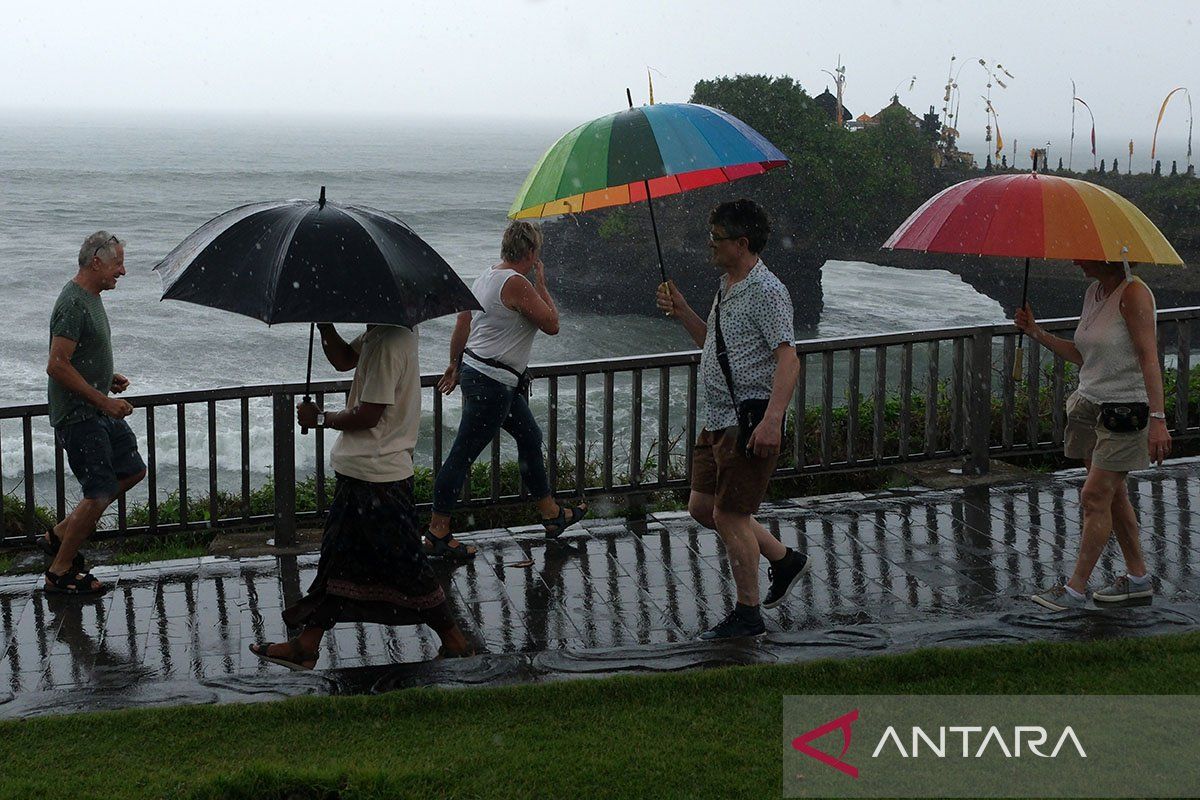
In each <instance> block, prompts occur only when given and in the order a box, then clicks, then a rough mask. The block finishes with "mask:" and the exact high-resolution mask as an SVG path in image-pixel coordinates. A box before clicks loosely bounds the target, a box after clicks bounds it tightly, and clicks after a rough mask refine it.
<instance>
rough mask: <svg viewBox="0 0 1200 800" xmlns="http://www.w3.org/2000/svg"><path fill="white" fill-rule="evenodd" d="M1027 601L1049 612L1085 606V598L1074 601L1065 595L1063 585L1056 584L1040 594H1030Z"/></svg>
mask: <svg viewBox="0 0 1200 800" xmlns="http://www.w3.org/2000/svg"><path fill="white" fill-rule="evenodd" d="M1029 599H1030V600H1032V601H1033V602H1035V603H1037V604H1038V605H1039V606H1043V607H1045V608H1048V609H1050V610H1051V611H1070V610H1072V609H1076V608H1083V607H1084V606H1086V605H1087V597H1083V598H1080V599H1076V598H1074V597H1072V596H1071V595H1070V594H1068V593H1067V586H1066V584H1065V583H1056V584H1054V585H1053V586H1051V587H1050V588H1049V589H1047V590H1046V591H1044V592H1042V593H1040V594H1032V595H1030V596H1029Z"/></svg>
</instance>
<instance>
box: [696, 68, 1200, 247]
mask: <svg viewBox="0 0 1200 800" xmlns="http://www.w3.org/2000/svg"><path fill="white" fill-rule="evenodd" d="M691 101H692V102H694V103H703V104H705V105H710V106H715V107H717V108H721V109H723V110H725V111H728V112H729V113H731V114H733V115H734V116H736V117H739V118H740V119H742V120H744V121H745V122H746V123H748V124H749V125H750V126H751V127H753V128H755V129H756V130H757V131H759V132H760V133H762V134H763V135H764V136H766V137H767V139H769V140H770V141H771V142H773V143H774V144H775V145H776V146H777V147H778V148H779V149H780V150H782V151H783V152H784V153H785V154H786V155H787V156H788V158H789V159H790V160H791V167H790V168H787V169H781V170H776V171H775V172H772V173H769V174H768V175H767V176H765V177H764V178H762V179H760V180H759V181H758V182H757V185H756V186H755V188H754V191H755V194H756V196H757V197H758V198H759V199H760V202H763V203H764V204H765V206H766V207H767V208H770V209H771V210H772V214H773V216H776V217H777V218H778V221H779V225H778V226H777V227H778V230H780V231H785V232H788V234H789V235H790V236H792V237H793V240H794V241H795V244H796V245H797V246H809V245H816V246H819V247H822V248H825V249H829V250H832V251H837V250H840V249H843V248H845V247H847V246H850V247H855V248H861V247H868V248H875V247H878V246H879V244H880V243H881V242H882V241H883V240H884V239H886V238H887V236H888V234H889V233H891V232H892V231H893V230H894V229H895V228H896V226H898V225H899V224H900V223H901V222H903V221H904V219H905V218H906V217H907V216H908V215H909V214H910V213H911V212H912V211H914V210H915V209H916V208H917V207H918V206H920V205H921V204H922V203H923V202H925V200H927V199H928V198H930V197H932V196H933V195H934V194H936V193H937V192H938V191H940V190H942V189H944V188H946V187H947V186H951V185H953V184H955V183H958V182H959V181H963V180H966V179H968V178H974V177H979V176H980V175H983V174H986V173H984V172H982V171H980V170H977V169H975V170H973V169H969V168H965V167H962V166H959V165H957V164H954V163H952V162H947V163H943V165H942V166H940V167H939V166H937V162H938V161H939V159H938V158H937V156H936V155H935V154H936V145H937V140H938V128H937V127H936V125H931V124H928V123H926V122H925V121H923V120H922V121H918V120H916V119H915V118H914V117H913V116H910V115H909V114H908V113H906V112H905V111H904V109H902V108H899V107H895V106H892V107H889V108H888V109H886V110H885V111H884V112H883V113H882V114H881V115H880V124H879V125H877V126H874V127H868V128H866V129H864V130H861V131H856V132H851V131H847V130H843V129H840V128H838V127H837V125H836V124H834V123H833V121H832V120H830V118H829V115H828V114H827V113H826V112H825V111H824V110H822V109H821V108H820V107H819V106H818V105H817V104H816V103H815V102H814V101H813V98H812V97H811V96H810V95H809V94H808V92H806V91H805V90H804V89H803V88H802V87H801V86H800V84H799V83H797V82H795V81H794V80H792V79H791V78H789V77H786V76H784V77H779V78H772V77H767V76H765V75H738V76H736V77H721V78H715V79H713V80H703V81H700V82H699V83H697V84H696V86H695V88H694V90H693V93H692V98H691ZM911 111H912V113H913V114H914V115H916V116H917V117H920V116H922V115H923V114H925V113H926V112H927V109H923V108H914V109H911ZM981 124H982V123H981ZM975 155H976V158H977V161H978V162H979V164H980V165H981V166H982V164H983V162H984V159H985V156H986V153H976V154H975ZM1181 168H1182V167H1181ZM1007 171H1011V170H999V169H997V170H995V172H997V173H998V172H1007ZM1021 171H1024V170H1021ZM1052 172H1054V174H1059V175H1063V176H1066V177H1074V178H1080V179H1083V180H1087V181H1091V182H1093V183H1097V184H1100V185H1102V186H1105V187H1107V188H1109V189H1112V190H1113V191H1115V192H1117V193H1118V194H1121V195H1123V196H1124V197H1126V198H1127V199H1129V200H1130V201H1132V202H1133V203H1134V204H1135V205H1137V206H1138V207H1139V208H1141V209H1142V211H1144V212H1145V213H1146V215H1147V216H1148V217H1149V218H1150V219H1151V220H1152V221H1153V222H1154V223H1155V224H1156V225H1158V227H1159V228H1160V229H1161V230H1162V232H1163V233H1164V234H1165V235H1166V237H1167V239H1168V240H1170V241H1171V242H1172V243H1173V244H1174V245H1175V247H1176V249H1177V250H1179V251H1180V252H1181V253H1184V254H1185V255H1184V258H1185V260H1186V259H1187V255H1186V253H1189V252H1190V253H1196V252H1200V181H1198V180H1196V179H1195V178H1194V177H1191V176H1187V175H1183V174H1180V175H1176V176H1166V177H1164V176H1155V175H1152V174H1150V173H1144V174H1134V175H1129V174H1125V173H1120V174H1118V173H1114V172H1111V171H1109V172H1106V173H1099V172H1096V171H1094V170H1088V171H1087V172H1068V171H1066V170H1063V171H1052ZM760 193H761V194H760ZM726 194H728V192H727V191H726Z"/></svg>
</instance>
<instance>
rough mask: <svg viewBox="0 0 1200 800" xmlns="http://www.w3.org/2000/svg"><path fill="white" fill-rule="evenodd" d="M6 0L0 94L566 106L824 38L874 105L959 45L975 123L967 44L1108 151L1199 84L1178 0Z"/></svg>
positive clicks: (207, 102) (1046, 112)
mask: <svg viewBox="0 0 1200 800" xmlns="http://www.w3.org/2000/svg"><path fill="white" fill-rule="evenodd" d="M6 6H7V11H6V12H5V15H4V23H3V25H2V26H0V89H2V91H0V107H2V108H4V109H5V110H6V113H7V114H11V113H12V112H14V111H17V112H20V111H29V110H34V111H39V112H55V113H58V112H66V113H67V114H74V113H83V112H86V111H94V110H96V109H99V108H104V107H113V108H116V109H121V110H129V111H155V112H162V111H166V112H184V113H188V114H210V113H219V112H234V113H246V112H249V113H255V114H258V113H267V114H294V113H300V114H305V115H309V114H317V115H340V116H344V115H348V114H353V115H358V114H370V115H380V116H414V115H415V116H432V117H445V116H450V115H453V116H507V117H513V116H516V117H531V118H545V119H553V120H563V121H582V120H585V119H588V118H590V117H593V116H597V115H599V114H602V113H607V112H609V111H613V110H616V109H618V108H620V107H621V106H622V105H623V104H624V90H625V87H626V86H630V87H632V88H633V91H634V98H635V101H638V102H641V101H643V100H644V99H645V96H646V68H647V66H649V67H652V68H653V69H654V70H655V71H656V72H655V73H654V75H655V95H656V96H655V99H656V100H657V101H660V102H665V101H683V100H686V99H687V98H688V96H689V94H690V91H691V88H692V86H693V84H694V83H695V82H696V81H697V80H698V79H701V78H707V77H714V76H719V75H726V74H729V75H732V74H738V73H766V74H772V75H781V74H787V75H791V76H792V77H794V78H796V79H797V80H799V81H800V82H801V83H802V84H803V85H804V86H805V87H806V88H807V89H809V90H810V91H812V93H814V94H816V93H818V92H820V91H821V90H822V89H823V88H824V87H825V85H826V84H827V83H829V80H828V78H827V76H826V75H824V74H823V73H822V69H833V68H834V67H835V66H836V64H837V60H838V57H839V55H840V56H841V59H842V62H843V63H844V64H845V65H846V76H847V86H846V98H845V103H846V106H847V107H848V108H849V109H850V110H851V111H852V112H853V113H855V114H859V113H861V112H863V111H867V112H870V113H874V112H875V111H877V110H878V109H879V108H880V107H881V106H883V105H885V104H886V103H887V102H888V99H889V97H890V96H891V94H892V92H893V90H895V89H896V88H897V87H899V92H900V95H901V100H902V101H903V102H904V103H905V104H907V105H908V106H910V107H912V108H914V109H916V110H918V111H919V112H920V111H923V110H925V109H928V107H929V106H930V105H936V106H937V107H939V108H940V107H941V105H942V94H943V86H944V84H945V81H946V74H947V69H948V67H949V64H950V57H951V55H957V56H958V61H957V62H956V63H957V64H964V63H966V66H965V67H964V68H963V69H962V72H961V75H960V76H959V84H960V86H961V87H962V89H963V100H962V108H961V112H962V113H961V120H962V125H961V126H960V127H961V128H962V129H964V135H967V136H970V135H971V134H970V130H969V129H973V128H978V129H979V133H980V134H981V133H982V129H983V125H984V111H983V101H982V100H981V99H980V95H982V94H983V93H984V91H985V83H986V81H987V77H986V75H985V73H984V72H983V70H982V68H980V67H979V65H978V64H977V63H975V62H976V61H977V59H979V58H984V59H986V60H987V61H988V62H989V63H991V64H995V63H997V62H998V63H1000V64H1003V66H1004V68H1005V69H1007V70H1008V71H1009V72H1011V73H1012V75H1013V76H1015V77H1014V78H1013V79H1012V80H1011V81H1010V80H1008V79H1007V78H1005V80H1006V82H1007V83H1008V88H1007V89H1003V90H1001V89H998V88H997V89H994V90H993V101H994V105H995V107H996V109H997V112H998V113H999V115H1000V122H1001V126H1002V129H1005V136H1006V138H1011V137H1013V136H1020V135H1026V136H1029V137H1033V136H1037V137H1042V138H1043V139H1044V138H1055V137H1063V138H1065V137H1066V135H1067V132H1068V131H1069V127H1070V114H1071V83H1070V81H1071V79H1072V78H1074V79H1075V81H1076V84H1077V86H1078V92H1079V95H1080V96H1081V97H1082V98H1083V99H1085V100H1086V101H1087V102H1088V103H1089V104H1090V105H1091V107H1092V109H1093V111H1094V113H1095V115H1096V124H1097V132H1098V134H1099V137H1100V138H1101V140H1102V142H1103V143H1106V144H1107V143H1111V144H1112V145H1113V147H1112V149H1113V150H1114V151H1116V150H1117V149H1118V148H1117V146H1116V145H1117V144H1118V141H1117V140H1118V139H1119V140H1120V142H1119V143H1120V144H1121V145H1125V144H1127V141H1128V138H1129V137H1130V136H1132V137H1133V138H1134V139H1135V140H1138V141H1139V145H1138V147H1139V151H1140V150H1141V147H1142V145H1141V144H1140V142H1142V141H1144V142H1145V148H1146V150H1147V151H1148V149H1149V139H1150V136H1151V134H1152V133H1153V130H1154V121H1155V118H1156V115H1157V113H1158V107H1159V104H1160V103H1161V102H1162V99H1163V97H1164V96H1165V95H1166V94H1167V92H1168V91H1169V90H1170V89H1172V88H1173V87H1175V86H1181V85H1182V86H1190V87H1192V88H1193V89H1194V90H1196V91H1197V92H1200V2H1198V1H1197V0H1178V2H1157V1H1156V0H1147V1H1146V2H1142V3H1132V2H1128V0H1125V2H1097V0H1088V1H1087V2H1056V1H1055V0H1041V1H1040V2H1011V1H1010V2H989V3H978V2H968V1H967V0H963V1H962V2H954V3H951V2H933V1H931V0H920V2H917V1H915V0H893V1H892V2H882V1H881V2H867V1H863V2H854V0H844V2H836V3H835V2H800V1H797V0H793V1H792V2H769V1H767V0H762V1H760V2H756V1H755V0H736V1H731V0H726V1H725V2H709V0H698V1H696V2H657V3H656V2H647V0H590V2H574V1H572V2H564V1H563V0H526V1H521V0H494V2H482V0H441V1H440V2H422V3H405V2H385V1H383V0H380V1H378V2H357V1H356V0H342V1H341V2H339V3H331V2H328V0H325V1H324V2H309V0H289V1H288V2H275V1H274V0H269V1H256V2H245V0H239V1H238V2H227V1H226V0H210V2H205V3H192V2H180V3H163V2H152V3H151V2H103V1H100V2H90V3H82V2H43V3H29V2H27V3H20V4H19V5H18V4H6ZM914 75H915V76H916V83H915V86H914V87H913V89H912V90H911V91H909V84H910V81H911V78H912V76H914ZM1197 100H1200V97H1197ZM1186 107H1187V104H1186V102H1185V100H1184V98H1183V97H1182V93H1181V94H1180V95H1177V96H1176V98H1175V100H1173V101H1172V106H1171V107H1170V109H1169V110H1168V116H1167V120H1166V121H1165V122H1164V124H1163V132H1162V133H1161V134H1160V137H1162V136H1167V135H1169V134H1173V135H1174V136H1175V137H1176V138H1179V139H1181V138H1183V137H1184V136H1185V135H1186V127H1187V110H1186ZM1081 112H1082V109H1081ZM17 119H19V117H17ZM11 121H13V120H12V118H11V117H10V122H11ZM1076 123H1077V136H1078V135H1080V134H1079V128H1078V125H1079V124H1081V123H1080V120H1079V119H1078V118H1077V120H1076ZM1082 135H1083V136H1084V137H1085V139H1086V135H1087V131H1086V128H1085V129H1084V130H1083V133H1082ZM1079 141H1080V140H1078V139H1077V147H1078V146H1079V144H1078V142H1079ZM1029 144H1033V142H1029ZM1101 149H1102V151H1104V152H1107V150H1108V149H1109V148H1108V147H1107V146H1105V145H1102V148H1101ZM1077 152H1078V151H1077ZM1103 154H1104V153H1103V152H1102V155H1103ZM1121 154H1122V156H1124V151H1123V150H1122V152H1121Z"/></svg>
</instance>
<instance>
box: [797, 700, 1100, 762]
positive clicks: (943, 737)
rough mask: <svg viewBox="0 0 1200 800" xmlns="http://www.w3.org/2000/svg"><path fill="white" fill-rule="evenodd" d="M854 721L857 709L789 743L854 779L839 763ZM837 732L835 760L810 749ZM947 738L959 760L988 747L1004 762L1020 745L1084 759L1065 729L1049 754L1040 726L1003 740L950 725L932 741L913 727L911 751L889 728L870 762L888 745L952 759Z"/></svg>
mask: <svg viewBox="0 0 1200 800" xmlns="http://www.w3.org/2000/svg"><path fill="white" fill-rule="evenodd" d="M857 721H858V709H857V708H856V709H854V710H853V711H851V712H849V713H848V714H843V715H842V716H840V717H838V718H837V719H833V720H830V721H829V722H826V723H825V724H824V725H821V726H819V727H816V728H813V729H812V730H810V731H807V732H806V733H802V734H800V735H799V736H797V737H796V738H795V739H793V740H792V747H793V748H794V749H796V750H798V751H800V752H801V753H804V754H805V755H806V756H810V757H812V758H815V759H816V760H817V761H820V762H821V763H822V764H825V765H826V766H829V767H833V768H834V769H836V770H838V771H839V772H843V773H845V774H846V775H849V776H850V777H851V778H857V777H858V768H857V767H855V766H854V765H852V764H849V763H847V762H846V761H843V760H842V759H843V758H845V756H846V753H847V752H848V751H849V750H850V739H851V736H852V735H853V728H852V726H853V725H854V723H855V722H857ZM837 730H840V731H841V732H842V750H841V752H840V753H839V754H838V755H837V757H836V758H835V757H834V756H831V755H830V754H829V753H825V752H822V751H820V750H818V749H817V748H815V747H813V746H812V745H811V744H810V742H812V741H813V740H815V739H820V738H821V737H822V736H825V735H826V734H829V733H832V732H833V731H837ZM947 734H949V736H950V738H951V742H950V743H951V744H953V740H954V738H956V737H961V741H962V757H963V758H981V757H983V755H984V753H985V752H987V749H988V748H989V747H992V746H994V747H995V749H996V751H997V752H1001V753H1003V754H1004V757H1005V758H1021V756H1022V745H1024V747H1025V750H1026V751H1028V752H1029V753H1031V754H1033V755H1035V756H1037V757H1039V758H1057V757H1058V754H1059V752H1060V751H1061V750H1062V749H1063V747H1064V746H1065V745H1067V744H1068V743H1069V744H1070V745H1071V746H1072V747H1074V748H1075V752H1076V753H1078V754H1079V757H1080V758H1087V753H1086V752H1085V751H1084V749H1083V744H1082V743H1081V742H1080V741H1079V737H1078V736H1076V735H1075V731H1074V730H1073V729H1072V728H1071V726H1070V725H1068V726H1067V727H1066V728H1064V729H1063V732H1062V733H1061V734H1060V735H1059V737H1058V740H1057V742H1056V744H1055V745H1054V749H1053V750H1051V751H1050V752H1049V753H1044V752H1042V750H1041V749H1039V748H1041V747H1042V746H1044V745H1045V744H1046V743H1047V742H1048V741H1049V738H1050V735H1049V732H1048V731H1047V730H1046V729H1045V728H1043V727H1041V726H1040V725H1017V726H1015V727H1014V728H1013V730H1012V735H1011V736H1010V737H1009V738H1007V739H1006V738H1005V735H1004V734H1003V733H1002V732H1001V731H1000V729H999V728H997V727H996V726H995V725H993V726H991V727H989V728H987V731H986V733H985V732H984V728H983V727H982V726H980V725H950V726H943V727H940V728H938V729H937V735H936V739H935V737H933V736H930V735H929V734H928V733H926V731H925V730H924V729H923V728H920V727H917V726H913V728H912V737H911V747H910V748H908V749H907V750H906V749H905V747H904V742H903V741H901V739H900V734H898V733H897V732H896V728H895V726H893V725H889V726H888V727H887V729H886V730H885V731H884V732H883V735H882V736H880V737H879V742H878V744H876V745H875V749H874V751H873V752H872V753H871V758H879V756H880V754H881V753H883V752H884V750H885V748H887V747H888V746H889V745H891V746H892V747H894V748H895V750H896V751H897V752H898V753H899V754H900V756H901V757H902V758H919V757H920V756H921V755H922V753H921V749H922V746H923V747H924V749H925V750H926V751H927V753H928V754H929V755H932V756H934V757H936V758H946V754H947V753H950V754H951V756H953V755H954V751H953V750H951V749H950V748H949V747H948V746H947ZM972 734H977V735H979V734H981V736H980V738H977V739H975V740H974V741H975V742H978V745H977V746H976V747H974V748H973V747H972V738H971V737H972ZM1010 742H1011V746H1010Z"/></svg>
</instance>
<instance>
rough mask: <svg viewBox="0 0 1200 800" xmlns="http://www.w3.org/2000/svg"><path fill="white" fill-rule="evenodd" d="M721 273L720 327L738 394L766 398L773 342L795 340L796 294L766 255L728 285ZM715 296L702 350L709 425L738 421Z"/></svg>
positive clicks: (772, 377) (713, 428) (712, 427)
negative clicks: (720, 348)
mask: <svg viewBox="0 0 1200 800" xmlns="http://www.w3.org/2000/svg"><path fill="white" fill-rule="evenodd" d="M725 286H726V278H722V279H721V292H720V294H719V295H718V298H720V300H721V333H722V335H723V336H724V339H725V347H726V348H728V351H729V368H730V371H731V372H732V373H733V383H734V388H735V390H736V392H737V400H738V402H741V401H742V400H750V399H763V400H765V399H768V398H769V397H770V396H771V388H772V385H773V383H774V380H775V355H774V353H775V348H777V347H779V345H781V344H784V343H785V342H786V343H788V344H791V343H793V342H794V341H795V338H796V332H795V328H794V326H793V320H792V298H791V295H789V294H788V290H787V287H786V286H784V285H783V283H782V282H781V281H780V280H779V278H777V277H775V275H773V274H772V273H771V271H770V270H768V269H767V267H766V265H765V264H763V262H762V261H759V262H758V263H757V264H755V265H754V268H753V269H751V270H750V272H749V274H748V275H746V277H745V278H744V279H742V280H741V281H738V282H737V283H736V284H734V285H733V288H732V289H729V290H728V291H726V289H725ZM716 311H717V298H714V299H713V306H712V309H711V310H710V311H709V314H708V335H707V336H706V337H705V339H704V350H703V352H702V354H701V356H700V375H701V383H702V392H701V394H702V398H703V401H704V413H703V416H702V417H701V419H703V420H704V427H705V428H706V429H708V430H710V431H716V430H721V429H723V428H730V427H733V426H735V425H737V406H736V405H735V403H734V400H733V398H731V397H730V396H729V384H728V383H727V382H726V380H725V375H724V373H723V372H722V371H721V363H720V361H718V360H717V329H716Z"/></svg>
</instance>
